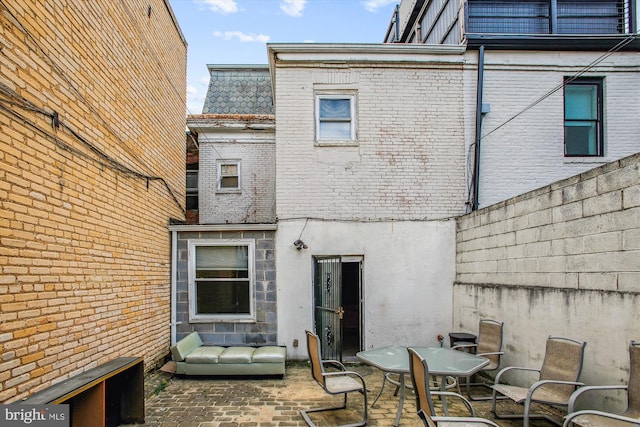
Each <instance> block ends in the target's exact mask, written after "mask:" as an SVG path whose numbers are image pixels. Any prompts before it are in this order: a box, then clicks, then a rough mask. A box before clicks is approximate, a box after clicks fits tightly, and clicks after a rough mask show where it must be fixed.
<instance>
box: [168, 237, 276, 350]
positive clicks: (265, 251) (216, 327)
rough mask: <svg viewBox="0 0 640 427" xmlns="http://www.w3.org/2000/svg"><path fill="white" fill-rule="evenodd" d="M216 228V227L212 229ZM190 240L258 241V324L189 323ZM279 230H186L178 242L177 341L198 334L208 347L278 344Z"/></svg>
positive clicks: (256, 307) (256, 245)
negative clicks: (277, 241) (277, 234)
mask: <svg viewBox="0 0 640 427" xmlns="http://www.w3.org/2000/svg"><path fill="white" fill-rule="evenodd" d="M212 228H213V226H212ZM190 239H254V240H255V275H256V282H255V310H256V319H255V321H254V322H238V321H229V322H224V321H216V322H211V321H207V322H202V323H189V282H188V263H189V260H188V241H189V240H190ZM274 239H275V231H269V230H265V231H182V232H179V233H178V239H177V248H176V249H177V255H178V257H177V258H178V265H177V280H176V323H177V325H176V340H180V339H181V338H183V337H185V336H186V335H188V334H190V333H191V332H193V331H197V332H198V334H200V337H201V338H202V341H203V342H204V343H205V344H210V345H221V346H233V345H278V344H277V336H276V334H277V326H278V324H277V310H276V309H277V307H276V296H277V293H276V265H275V253H274Z"/></svg>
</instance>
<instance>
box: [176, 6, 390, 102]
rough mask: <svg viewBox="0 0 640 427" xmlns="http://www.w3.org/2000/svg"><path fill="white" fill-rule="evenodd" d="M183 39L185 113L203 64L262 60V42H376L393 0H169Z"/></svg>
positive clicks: (199, 94)
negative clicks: (185, 77) (185, 44)
mask: <svg viewBox="0 0 640 427" xmlns="http://www.w3.org/2000/svg"><path fill="white" fill-rule="evenodd" d="M169 2H170V4H171V8H172V9H173V12H174V14H175V15H176V18H177V19H178V23H179V24H180V28H181V29H182V33H183V34H184V36H185V38H186V39H187V43H188V44H189V46H188V57H187V114H200V113H201V112H202V105H203V103H204V95H205V94H206V90H207V86H208V83H209V74H208V72H207V64H267V47H266V44H267V43H306V42H310V43H311V42H315V43H382V41H383V39H384V36H385V33H386V31H387V27H388V26H389V22H390V21H391V17H392V15H393V11H394V9H395V6H396V4H397V3H399V0H169Z"/></svg>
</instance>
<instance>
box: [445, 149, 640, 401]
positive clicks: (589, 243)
mask: <svg viewBox="0 0 640 427" xmlns="http://www.w3.org/2000/svg"><path fill="white" fill-rule="evenodd" d="M457 227H458V229H457V249H456V251H457V255H456V257H457V261H456V267H457V273H456V283H455V286H454V315H453V316H454V319H453V320H454V327H455V328H456V329H459V330H468V331H477V327H478V326H477V322H478V320H479V319H481V318H494V319H498V320H502V321H504V322H505V357H504V364H503V365H504V366H507V365H516V366H540V365H541V363H542V357H543V354H544V343H545V339H546V337H547V336H548V335H550V334H551V335H559V336H569V337H572V338H574V339H579V340H584V341H586V342H587V347H586V355H585V366H584V369H583V375H582V379H583V381H585V382H586V383H589V384H617V383H625V382H626V381H627V379H628V366H629V355H628V345H629V341H630V340H632V339H635V340H638V339H640V330H639V329H638V325H640V311H639V310H638V309H637V307H638V306H639V305H640V154H635V155H632V156H629V157H626V158H623V159H621V160H619V161H616V162H612V163H609V164H607V165H604V166H601V167H598V168H596V169H592V170H590V171H587V172H584V173H582V174H580V175H577V176H574V177H571V178H568V179H565V180H562V181H559V182H556V183H554V184H551V185H549V186H546V187H543V188H540V189H538V190H535V191H532V192H529V193H526V194H523V195H521V196H518V197H515V198H512V199H509V200H506V201H504V202H501V203H498V204H496V205H493V206H489V207H487V208H484V209H481V210H478V211H476V212H473V213H471V214H468V215H465V216H462V217H459V218H458V219H457ZM618 403H620V402H618Z"/></svg>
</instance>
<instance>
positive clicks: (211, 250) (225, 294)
mask: <svg viewBox="0 0 640 427" xmlns="http://www.w3.org/2000/svg"><path fill="white" fill-rule="evenodd" d="M188 248H189V255H188V257H189V314H190V316H189V317H190V319H191V321H198V320H201V321H207V320H243V319H244V320H252V319H253V313H254V310H253V305H254V280H255V279H254V259H255V258H254V251H255V244H254V241H253V240H249V239H241V240H225V239H223V240H206V239H201V240H200V239H199V240H190V241H189V242H188Z"/></svg>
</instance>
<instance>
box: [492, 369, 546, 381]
mask: <svg viewBox="0 0 640 427" xmlns="http://www.w3.org/2000/svg"><path fill="white" fill-rule="evenodd" d="M509 371H532V372H537V373H538V374H540V369H536V368H525V367H522V366H507V367H506V368H502V369H500V371H499V372H498V374H497V375H496V379H495V381H494V384H500V378H502V376H503V375H504V374H506V373H507V372H509Z"/></svg>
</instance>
